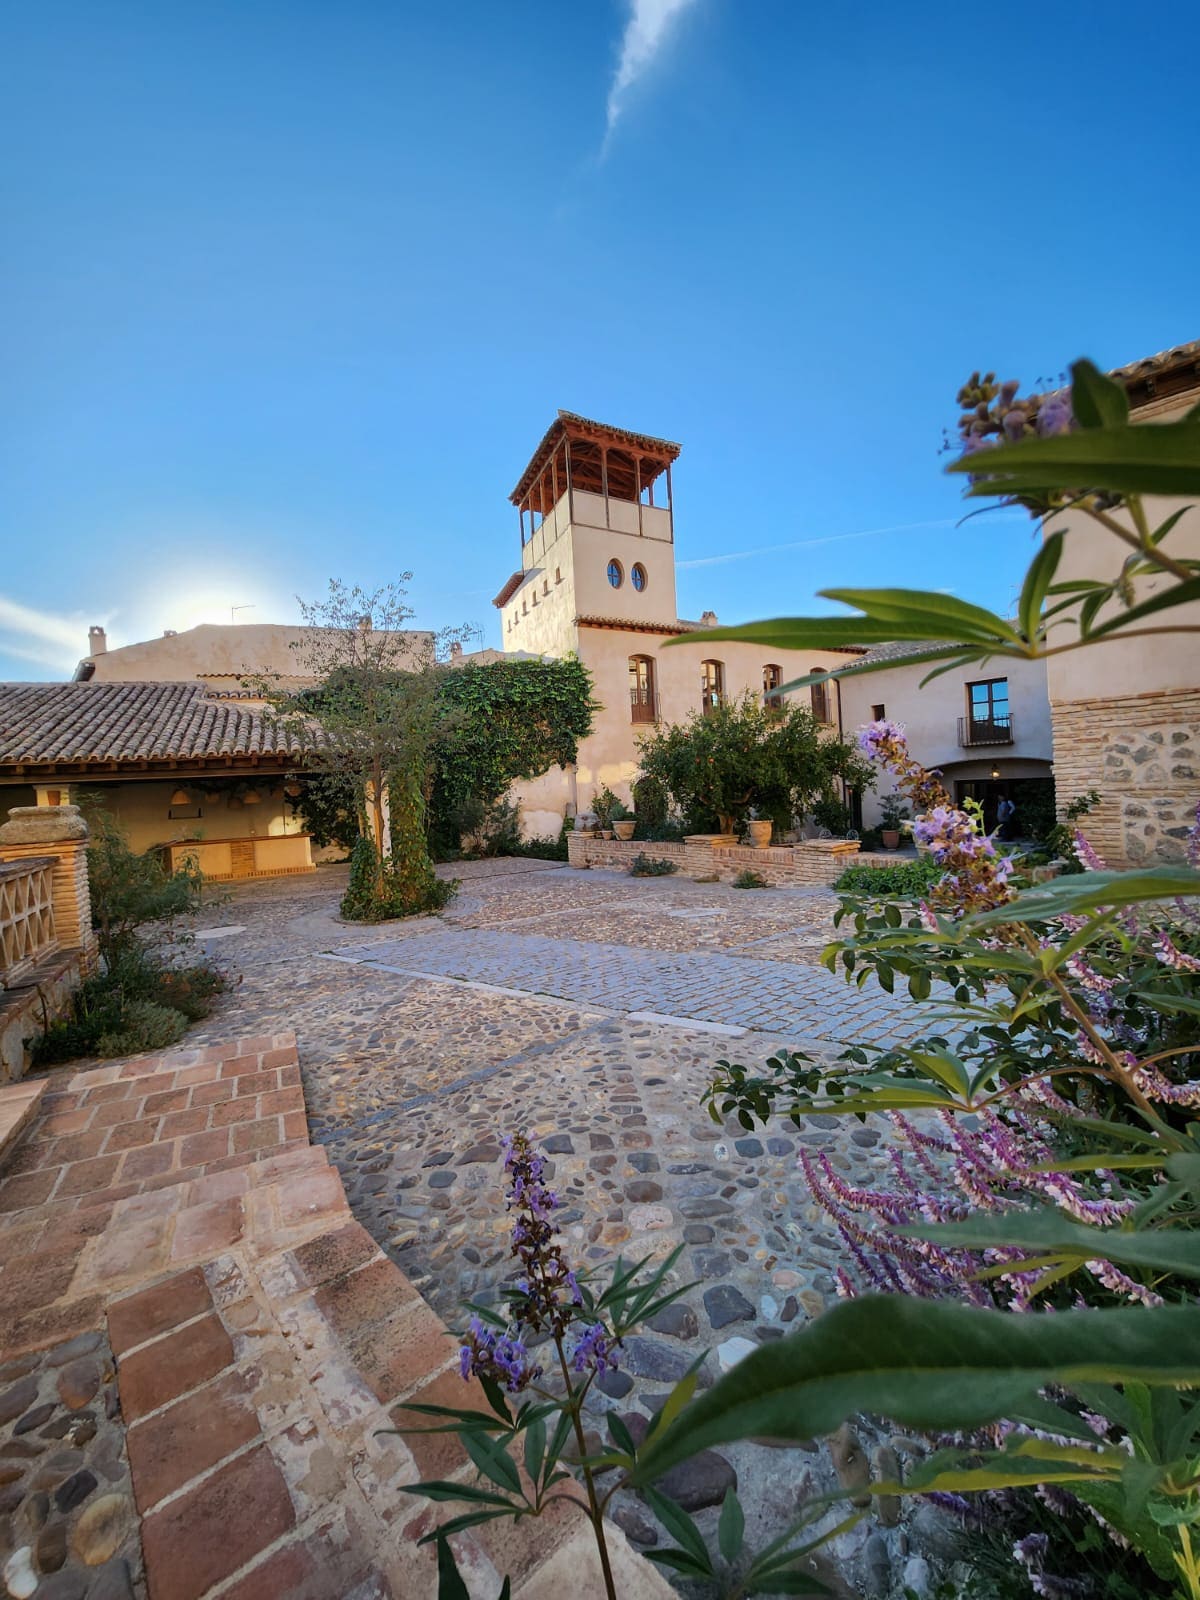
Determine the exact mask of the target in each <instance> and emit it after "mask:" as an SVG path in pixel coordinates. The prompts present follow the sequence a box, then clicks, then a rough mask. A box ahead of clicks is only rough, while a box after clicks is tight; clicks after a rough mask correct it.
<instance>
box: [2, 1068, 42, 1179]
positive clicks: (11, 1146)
mask: <svg viewBox="0 0 1200 1600" xmlns="http://www.w3.org/2000/svg"><path fill="white" fill-rule="evenodd" d="M45 1092H46V1085H45V1083H44V1082H42V1081H41V1080H40V1079H33V1078H31V1079H27V1080H26V1081H24V1082H22V1083H6V1084H5V1085H4V1087H3V1088H0V1168H3V1166H4V1163H5V1162H6V1161H7V1160H9V1158H10V1157H11V1156H12V1154H13V1152H14V1151H15V1149H16V1147H17V1145H18V1143H19V1142H20V1139H21V1135H22V1134H23V1133H24V1132H25V1130H26V1128H27V1127H28V1126H29V1124H30V1123H31V1122H32V1121H33V1120H34V1118H35V1117H36V1116H37V1114H38V1111H39V1110H40V1108H41V1103H42V1097H43V1096H44V1094H45Z"/></svg>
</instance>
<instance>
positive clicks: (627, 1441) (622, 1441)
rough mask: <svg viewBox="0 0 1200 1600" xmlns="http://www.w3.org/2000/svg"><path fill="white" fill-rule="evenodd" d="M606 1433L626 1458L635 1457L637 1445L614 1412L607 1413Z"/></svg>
mask: <svg viewBox="0 0 1200 1600" xmlns="http://www.w3.org/2000/svg"><path fill="white" fill-rule="evenodd" d="M608 1431H609V1434H610V1435H611V1436H612V1441H613V1443H614V1444H615V1445H616V1446H617V1448H618V1449H619V1450H623V1451H624V1452H625V1454H626V1455H628V1456H636V1455H637V1445H636V1443H635V1442H634V1438H633V1435H632V1434H631V1433H630V1431H629V1429H628V1427H627V1426H626V1425H625V1423H624V1422H622V1420H621V1418H620V1417H619V1416H618V1415H617V1413H616V1412H615V1411H610V1412H609V1413H608Z"/></svg>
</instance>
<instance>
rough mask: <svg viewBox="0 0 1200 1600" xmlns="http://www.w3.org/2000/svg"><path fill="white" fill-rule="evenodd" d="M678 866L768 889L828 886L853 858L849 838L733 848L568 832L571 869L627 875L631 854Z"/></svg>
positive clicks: (721, 838)
mask: <svg viewBox="0 0 1200 1600" xmlns="http://www.w3.org/2000/svg"><path fill="white" fill-rule="evenodd" d="M642 854H645V855H647V856H650V857H651V858H652V859H657V860H667V861H674V862H677V863H678V865H679V869H680V871H681V872H682V873H683V875H684V876H685V877H687V878H711V877H714V876H715V877H718V878H720V879H722V880H723V881H725V882H728V881H729V880H730V879H732V878H736V877H737V876H738V874H739V873H742V872H745V871H747V870H749V871H751V872H757V873H758V875H759V877H761V878H765V879H766V881H767V882H768V883H769V884H771V885H772V886H773V887H785V886H796V885H804V886H812V887H822V886H823V887H829V886H830V885H832V884H834V883H836V882H837V880H838V878H840V877H841V875H842V873H843V871H844V870H845V869H846V867H847V866H849V865H850V863H851V862H852V861H855V860H857V858H858V842H857V841H856V840H852V839H809V840H806V841H805V842H804V843H802V844H797V845H769V846H768V847H767V848H766V849H764V850H757V849H755V848H754V847H753V846H752V845H742V844H735V843H732V842H731V841H730V839H729V838H728V836H727V835H725V834H720V833H696V834H689V836H688V837H687V838H686V839H685V840H684V841H683V843H682V844H648V843H643V842H641V841H640V840H633V841H631V842H630V843H624V842H622V841H621V840H619V839H585V838H583V837H582V836H581V835H580V834H578V833H572V834H570V835H569V836H568V839H567V858H568V860H569V861H570V864H571V865H572V866H573V867H606V868H608V869H609V870H610V871H616V872H627V871H628V870H629V868H630V866H631V864H632V862H633V860H634V858H635V857H636V856H639V855H642Z"/></svg>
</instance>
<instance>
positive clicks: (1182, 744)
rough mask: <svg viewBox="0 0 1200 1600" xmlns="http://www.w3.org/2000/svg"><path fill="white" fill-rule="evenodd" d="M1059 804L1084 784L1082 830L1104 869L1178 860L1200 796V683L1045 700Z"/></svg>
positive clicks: (1073, 795)
mask: <svg viewBox="0 0 1200 1600" xmlns="http://www.w3.org/2000/svg"><path fill="white" fill-rule="evenodd" d="M1050 711H1051V719H1052V722H1053V726H1054V777H1055V784H1056V787H1057V791H1058V802H1059V806H1060V808H1061V807H1062V806H1065V805H1066V804H1067V802H1068V801H1070V800H1073V799H1074V798H1075V797H1076V796H1077V795H1081V794H1084V793H1086V792H1087V790H1088V789H1098V790H1099V792H1100V797H1101V798H1100V804H1099V805H1098V806H1097V807H1096V808H1095V809H1094V810H1093V811H1090V812H1089V813H1088V815H1087V816H1086V817H1085V818H1084V822H1083V829H1084V832H1085V833H1086V834H1087V837H1088V838H1089V839H1090V841H1091V842H1092V844H1093V845H1094V847H1095V848H1096V849H1097V850H1098V851H1099V852H1100V854H1101V856H1103V858H1104V860H1105V861H1106V862H1107V864H1108V865H1109V866H1110V867H1129V866H1139V865H1142V864H1145V865H1154V864H1156V863H1159V862H1164V861H1180V860H1182V859H1183V856H1184V852H1185V849H1186V837H1187V832H1188V829H1189V828H1190V827H1191V825H1192V823H1193V822H1194V821H1195V814H1196V804H1197V801H1200V689H1180V690H1169V691H1168V690H1164V691H1161V692H1157V693H1153V694H1134V695H1121V696H1116V697H1113V698H1110V699H1104V700H1075V701H1059V702H1056V703H1054V704H1052V705H1051V708H1050Z"/></svg>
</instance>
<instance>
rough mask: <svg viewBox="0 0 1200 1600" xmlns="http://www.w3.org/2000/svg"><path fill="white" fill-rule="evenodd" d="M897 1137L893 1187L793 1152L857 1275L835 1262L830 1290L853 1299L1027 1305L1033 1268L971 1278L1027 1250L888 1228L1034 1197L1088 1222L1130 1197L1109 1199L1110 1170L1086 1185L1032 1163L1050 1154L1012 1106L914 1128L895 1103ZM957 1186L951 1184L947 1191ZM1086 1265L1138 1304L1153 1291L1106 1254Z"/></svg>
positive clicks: (1121, 1209)
mask: <svg viewBox="0 0 1200 1600" xmlns="http://www.w3.org/2000/svg"><path fill="white" fill-rule="evenodd" d="M889 1117H890V1120H891V1123H892V1126H893V1127H894V1128H895V1129H896V1131H897V1132H898V1133H899V1134H900V1135H901V1138H902V1140H903V1145H893V1146H892V1148H891V1149H890V1150H889V1152H888V1153H889V1158H890V1160H891V1163H892V1177H893V1185H892V1187H890V1188H887V1189H865V1188H861V1187H856V1186H854V1185H852V1184H849V1183H847V1182H846V1181H845V1179H844V1178H842V1177H841V1176H840V1175H839V1174H838V1173H837V1171H836V1170H835V1168H834V1167H833V1165H832V1163H831V1162H830V1160H829V1157H828V1156H827V1155H825V1154H824V1152H818V1153H817V1154H816V1155H815V1156H814V1155H811V1154H810V1153H809V1152H808V1151H801V1153H800V1158H799V1160H800V1166H801V1169H802V1171H803V1173H804V1175H805V1178H806V1179H807V1182H808V1186H809V1190H810V1192H811V1193H812V1196H813V1198H814V1199H815V1200H816V1201H817V1202H818V1204H819V1205H820V1206H821V1207H822V1209H823V1210H824V1211H825V1212H826V1214H827V1215H828V1216H829V1218H830V1220H831V1221H832V1222H833V1224H834V1226H835V1227H836V1228H837V1230H838V1232H839V1233H840V1235H841V1237H842V1240H843V1242H844V1244H845V1246H846V1250H847V1253H848V1255H849V1257H850V1260H851V1261H852V1262H853V1264H854V1266H855V1268H856V1269H857V1274H858V1281H857V1282H856V1281H855V1279H854V1278H852V1277H851V1275H850V1274H849V1273H848V1272H847V1271H845V1270H844V1269H843V1270H839V1272H838V1274H837V1279H838V1288H839V1292H840V1293H841V1294H842V1295H843V1296H845V1297H853V1296H854V1295H855V1294H856V1293H858V1292H859V1288H860V1287H868V1288H870V1289H874V1290H876V1291H879V1292H881V1293H884V1294H915V1295H919V1296H921V1297H922V1298H925V1299H942V1298H946V1297H948V1296H954V1297H955V1298H960V1299H965V1300H967V1301H968V1302H969V1303H971V1304H974V1305H981V1306H990V1305H996V1304H1003V1305H1006V1306H1008V1307H1010V1308H1011V1309H1012V1310H1014V1311H1026V1310H1029V1309H1030V1307H1031V1305H1032V1304H1033V1299H1034V1295H1035V1292H1036V1288H1037V1283H1038V1280H1039V1278H1040V1277H1041V1273H1040V1272H1037V1271H1033V1272H1019V1271H1017V1270H1015V1267H1014V1270H1013V1271H1011V1272H1003V1273H1001V1274H1000V1275H999V1276H998V1277H997V1278H995V1279H993V1280H992V1281H991V1283H990V1284H989V1283H988V1282H986V1281H985V1282H980V1281H978V1279H977V1277H976V1274H977V1273H978V1272H979V1271H980V1270H981V1269H982V1268H983V1267H985V1266H1003V1265H1004V1264H1005V1263H1006V1262H1013V1263H1016V1262H1018V1261H1020V1260H1021V1259H1022V1257H1023V1256H1024V1255H1025V1254H1026V1253H1027V1252H1023V1251H1021V1250H1018V1249H1009V1248H1003V1249H990V1250H985V1251H966V1250H955V1249H947V1248H945V1247H943V1246H940V1245H936V1244H933V1243H931V1242H929V1241H928V1240H923V1239H911V1238H907V1237H904V1236H902V1235H901V1234H900V1232H899V1231H898V1230H899V1229H900V1228H902V1227H904V1226H905V1225H907V1224H912V1223H917V1222H957V1221H961V1220H962V1219H963V1218H965V1217H967V1216H969V1215H970V1214H971V1213H972V1212H973V1211H1004V1210H1009V1209H1012V1208H1014V1207H1018V1206H1021V1205H1023V1204H1027V1203H1028V1201H1029V1200H1030V1199H1035V1200H1037V1201H1039V1202H1041V1203H1042V1204H1047V1203H1048V1204H1051V1205H1054V1206H1057V1207H1059V1208H1060V1209H1061V1210H1063V1211H1065V1212H1067V1213H1068V1215H1070V1216H1072V1217H1074V1218H1076V1219H1077V1220H1078V1221H1080V1222H1087V1223H1091V1224H1093V1225H1095V1226H1097V1227H1107V1226H1111V1225H1113V1224H1116V1223H1118V1222H1119V1221H1120V1220H1121V1218H1122V1217H1124V1216H1125V1215H1126V1213H1127V1212H1128V1211H1129V1210H1130V1209H1131V1208H1132V1206H1133V1204H1134V1202H1133V1201H1132V1200H1126V1199H1118V1198H1114V1197H1113V1195H1112V1185H1111V1179H1110V1176H1109V1175H1108V1174H1107V1173H1099V1174H1097V1185H1098V1187H1097V1188H1096V1189H1090V1188H1087V1187H1085V1186H1084V1185H1083V1184H1082V1183H1080V1182H1078V1181H1077V1180H1076V1179H1075V1178H1073V1177H1071V1176H1070V1175H1069V1174H1067V1173H1062V1172H1042V1171H1039V1170H1037V1169H1038V1168H1039V1167H1040V1166H1042V1165H1044V1164H1045V1163H1046V1162H1047V1161H1049V1160H1050V1159H1051V1157H1052V1148H1051V1146H1050V1145H1049V1144H1048V1143H1047V1142H1046V1140H1045V1139H1044V1138H1043V1136H1042V1134H1041V1133H1040V1132H1039V1130H1038V1127H1037V1125H1036V1124H1035V1122H1034V1121H1033V1119H1032V1118H1031V1117H1030V1116H1029V1115H1028V1113H1027V1112H1026V1111H1024V1110H1022V1109H1020V1108H1013V1109H1012V1110H1010V1111H1008V1112H1006V1113H1005V1114H1004V1115H1003V1116H1001V1115H999V1114H997V1113H996V1112H993V1111H984V1112H981V1113H980V1114H979V1116H978V1118H977V1122H976V1126H974V1127H967V1126H966V1125H965V1123H964V1122H963V1121H962V1120H961V1119H959V1118H956V1117H954V1116H952V1115H951V1114H950V1113H948V1112H946V1113H943V1114H942V1116H941V1119H940V1120H941V1124H942V1129H941V1131H940V1132H938V1133H931V1132H930V1131H928V1130H927V1129H924V1128H918V1127H917V1126H916V1125H915V1124H914V1123H913V1122H911V1121H910V1120H909V1119H908V1118H907V1117H905V1116H904V1115H902V1114H901V1113H900V1112H898V1111H893V1112H890V1113H889ZM956 1191H957V1192H956ZM1087 1265H1088V1270H1089V1271H1090V1272H1091V1273H1092V1275H1093V1276H1094V1277H1096V1278H1097V1279H1098V1280H1099V1281H1100V1282H1101V1283H1103V1284H1104V1285H1105V1286H1106V1287H1107V1288H1109V1289H1110V1290H1111V1291H1112V1292H1113V1293H1114V1294H1118V1295H1121V1296H1123V1297H1125V1298H1128V1299H1131V1300H1137V1301H1141V1302H1142V1303H1143V1304H1146V1305H1158V1304H1161V1301H1160V1300H1159V1297H1158V1296H1157V1295H1155V1294H1154V1293H1153V1292H1152V1291H1151V1290H1149V1289H1147V1288H1146V1287H1145V1286H1144V1285H1142V1284H1139V1283H1137V1282H1135V1281H1134V1280H1133V1279H1132V1278H1130V1277H1128V1276H1127V1275H1126V1274H1125V1273H1122V1272H1120V1271H1119V1269H1117V1268H1115V1267H1114V1266H1113V1265H1112V1264H1111V1263H1110V1262H1108V1261H1103V1260H1095V1261H1090V1262H1088V1264H1087Z"/></svg>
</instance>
